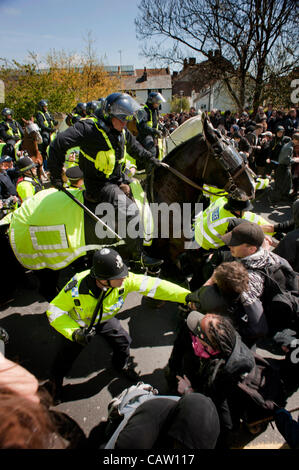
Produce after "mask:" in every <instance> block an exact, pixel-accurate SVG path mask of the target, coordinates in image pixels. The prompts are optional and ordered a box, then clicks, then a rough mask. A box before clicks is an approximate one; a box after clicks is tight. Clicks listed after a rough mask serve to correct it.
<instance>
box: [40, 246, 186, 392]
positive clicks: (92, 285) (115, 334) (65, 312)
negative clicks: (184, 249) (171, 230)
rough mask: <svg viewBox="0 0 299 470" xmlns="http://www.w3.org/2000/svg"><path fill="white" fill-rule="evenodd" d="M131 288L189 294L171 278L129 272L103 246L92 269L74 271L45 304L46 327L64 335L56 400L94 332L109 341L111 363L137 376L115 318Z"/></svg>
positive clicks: (178, 297)
mask: <svg viewBox="0 0 299 470" xmlns="http://www.w3.org/2000/svg"><path fill="white" fill-rule="evenodd" d="M130 292H140V293H141V294H142V295H145V296H148V295H149V296H150V297H153V298H155V299H160V300H169V301H173V302H179V303H185V298H186V296H187V294H188V293H189V291H188V290H187V289H184V288H182V287H180V286H178V285H176V284H173V283H171V282H168V281H164V280H162V279H158V278H154V277H149V276H144V275H138V274H133V273H132V272H129V271H128V268H127V266H126V265H125V264H124V262H123V260H122V258H121V256H120V255H119V254H118V253H117V251H115V250H113V249H109V248H103V249H101V250H98V251H96V252H95V253H94V256H93V263H92V268H91V270H87V271H83V272H80V273H78V274H76V275H75V276H74V277H73V278H72V279H71V280H70V281H69V282H68V283H67V284H66V286H65V287H64V288H63V289H62V290H61V291H60V293H59V294H58V295H57V296H56V297H55V298H54V299H53V300H52V302H51V303H50V304H49V307H48V310H47V312H46V314H47V317H48V320H49V322H50V325H51V326H52V327H53V328H54V329H55V330H56V331H57V332H58V333H59V336H60V335H63V336H64V342H63V344H62V347H61V349H60V351H59V352H58V355H57V357H56V358H55V360H54V363H53V367H52V374H51V384H52V385H53V384H54V386H55V392H56V398H58V396H59V394H60V392H61V389H62V383H63V378H64V377H65V375H66V374H67V372H68V370H70V368H71V365H72V363H73V362H74V361H75V359H76V357H77V356H78V355H79V354H80V352H81V351H82V347H83V346H85V345H87V344H88V343H89V342H90V340H91V338H92V337H93V336H94V335H95V334H100V335H103V336H104V337H105V338H106V339H107V340H108V342H109V344H110V345H111V347H112V349H113V356H112V363H113V366H114V367H115V368H116V369H117V370H118V371H121V372H122V373H123V374H124V375H126V376H127V377H128V378H129V379H131V380H134V381H135V380H137V379H138V375H137V373H136V371H135V370H134V367H135V364H134V363H133V361H132V357H130V343H131V338H130V336H129V334H128V333H127V332H126V330H124V328H123V327H122V326H121V324H120V322H119V320H118V319H117V318H115V315H116V314H117V313H118V312H119V310H120V309H121V307H122V305H123V303H124V301H125V298H126V297H127V295H128V294H129V293H130ZM57 395H58V396H57Z"/></svg>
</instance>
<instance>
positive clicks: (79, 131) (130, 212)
mask: <svg viewBox="0 0 299 470" xmlns="http://www.w3.org/2000/svg"><path fill="white" fill-rule="evenodd" d="M138 109H139V105H138V103H137V102H136V101H135V100H134V99H133V98H132V97H131V96H129V95H127V94H125V93H112V94H111V95H109V96H108V97H107V98H106V100H105V104H104V108H103V116H104V118H103V120H102V119H98V121H97V122H93V121H91V120H89V119H83V120H81V121H79V122H77V123H76V124H75V125H74V126H72V127H70V128H69V129H67V130H66V131H65V132H62V133H61V134H59V135H58V136H57V138H56V139H55V141H54V142H52V144H51V146H50V152H49V161H48V168H49V170H50V173H51V181H52V184H53V186H54V187H56V188H57V189H61V188H62V185H63V182H62V179H61V170H62V166H63V163H64V158H65V153H66V151H67V150H68V149H69V148H72V147H76V146H79V147H80V155H79V166H80V168H81V170H82V171H83V174H84V184H85V187H86V193H85V201H87V203H88V202H89V205H90V206H92V204H93V205H94V207H93V210H94V209H95V207H96V205H97V204H98V203H99V202H108V203H111V204H112V205H113V206H114V208H115V211H116V220H121V223H122V224H125V225H124V226H126V227H127V223H128V222H129V221H130V220H132V219H134V222H135V221H136V223H138V221H139V220H140V219H139V211H138V208H137V206H136V204H134V203H133V202H132V200H131V199H129V198H128V197H127V196H126V195H125V193H124V191H123V190H122V189H121V187H123V186H122V185H125V186H127V183H128V180H127V177H126V175H125V168H126V167H125V164H126V162H125V156H126V153H129V155H130V156H132V157H133V158H134V159H135V160H136V162H137V164H139V165H140V166H141V167H143V168H144V167H147V168H149V167H150V166H152V165H158V166H159V165H161V163H160V162H159V160H157V159H155V158H154V157H153V156H152V154H151V153H150V152H148V151H147V150H145V149H144V148H143V147H142V146H141V145H140V144H139V142H137V141H136V139H135V138H134V137H133V136H132V134H131V133H130V132H129V131H128V130H127V129H126V123H127V120H128V119H131V117H132V116H133V115H134V114H135V113H136V111H137V110H138ZM126 232H127V231H126ZM125 239H126V242H127V246H128V249H129V251H130V253H131V254H132V257H133V259H134V260H136V261H140V260H141V261H142V262H143V264H144V265H148V266H152V265H155V264H161V261H160V260H156V259H153V258H150V257H149V256H147V255H146V254H145V253H143V252H142V238H141V236H140V237H139V238H134V239H133V238H130V237H129V234H128V233H126V235H125Z"/></svg>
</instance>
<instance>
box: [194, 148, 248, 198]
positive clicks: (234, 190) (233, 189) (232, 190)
mask: <svg viewBox="0 0 299 470" xmlns="http://www.w3.org/2000/svg"><path fill="white" fill-rule="evenodd" d="M216 145H218V144H217V143H216V144H213V145H212V148H213V150H214V155H215V157H214V158H215V159H216V160H218V161H219V163H220V165H221V166H222V168H223V169H224V170H225V171H226V172H227V173H228V182H227V183H226V185H225V186H224V188H223V189H224V191H225V193H223V194H222V193H217V194H218V195H220V196H222V195H224V194H226V193H228V194H229V195H230V196H231V197H232V198H235V199H237V198H238V195H239V194H238V193H239V189H238V187H237V185H236V183H235V180H236V179H237V178H238V177H239V176H240V175H241V174H242V173H243V172H244V171H245V168H246V165H245V162H244V161H243V159H242V163H241V165H238V166H237V167H236V169H235V171H234V172H232V171H231V168H230V166H229V165H228V163H227V162H226V160H225V158H224V157H223V152H221V154H220V153H219V150H218V149H219V148H218V147H217V148H216ZM209 158H210V152H208V154H207V156H206V160H205V164H204V169H203V173H202V178H204V175H205V172H206V169H207V165H208V161H209ZM205 192H209V191H207V190H205Z"/></svg>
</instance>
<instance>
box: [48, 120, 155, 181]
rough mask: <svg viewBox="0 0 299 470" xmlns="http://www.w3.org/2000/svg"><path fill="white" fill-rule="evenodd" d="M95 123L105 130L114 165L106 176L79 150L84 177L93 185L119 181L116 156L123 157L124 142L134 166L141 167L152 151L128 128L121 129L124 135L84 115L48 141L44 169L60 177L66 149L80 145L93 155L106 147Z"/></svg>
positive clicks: (150, 157)
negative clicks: (48, 149)
mask: <svg viewBox="0 0 299 470" xmlns="http://www.w3.org/2000/svg"><path fill="white" fill-rule="evenodd" d="M97 126H98V127H99V128H101V129H103V130H104V131H105V133H106V134H107V136H108V138H109V140H110V143H111V145H112V147H113V149H114V151H115V166H114V170H113V172H112V174H111V175H110V176H109V177H108V178H106V175H105V174H104V173H103V172H101V171H99V170H97V169H96V168H95V165H94V162H93V161H90V160H88V159H87V158H86V157H84V156H83V154H82V152H80V155H79V167H80V168H81V170H82V171H83V174H84V180H85V181H86V180H93V181H94V182H95V183H96V184H97V185H98V184H99V183H101V184H102V185H103V184H107V183H115V184H119V183H120V182H121V181H122V175H123V172H122V165H121V163H120V160H121V159H122V158H123V155H124V149H125V145H126V150H127V152H128V154H129V155H130V156H132V157H133V158H134V159H135V160H136V163H137V167H139V168H145V167H146V166H147V164H148V163H149V161H150V160H151V159H152V154H151V153H150V152H148V151H147V150H145V149H144V148H143V147H142V146H141V144H139V143H138V142H137V140H136V139H135V137H134V136H133V135H132V134H131V133H130V132H129V131H128V129H125V139H124V137H123V135H122V134H121V133H120V132H118V131H116V130H115V129H112V128H111V127H108V126H107V125H106V124H105V123H104V122H103V121H99V122H98V123H97V125H96V123H94V122H93V121H91V120H88V119H86V120H81V121H78V122H77V123H76V124H75V125H74V126H72V127H69V128H68V129H67V130H66V131H64V132H61V133H60V134H58V135H57V137H56V139H55V140H54V141H53V142H52V143H51V145H50V151H49V159H48V169H49V171H50V173H51V177H52V178H61V170H62V167H63V164H64V160H65V154H66V151H67V150H68V149H70V148H72V147H80V149H82V151H83V152H84V153H86V154H87V155H89V156H90V157H91V158H92V159H95V158H96V155H97V153H98V152H99V151H102V150H104V151H107V150H109V147H108V145H107V142H106V140H105V138H104V136H103V134H102V133H101V132H100V131H99V130H98V129H97Z"/></svg>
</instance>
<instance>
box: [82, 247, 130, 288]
mask: <svg viewBox="0 0 299 470" xmlns="http://www.w3.org/2000/svg"><path fill="white" fill-rule="evenodd" d="M90 274H91V276H92V277H93V278H94V279H100V280H106V281H109V280H112V279H122V278H124V277H127V275H128V268H127V266H126V265H125V263H124V262H123V260H122V257H121V256H120V255H119V253H117V251H115V250H113V249H112V248H102V249H101V250H98V251H96V252H95V253H94V255H93V260H92V268H91V270H90Z"/></svg>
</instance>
